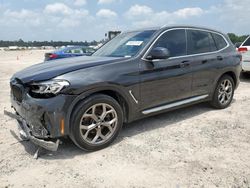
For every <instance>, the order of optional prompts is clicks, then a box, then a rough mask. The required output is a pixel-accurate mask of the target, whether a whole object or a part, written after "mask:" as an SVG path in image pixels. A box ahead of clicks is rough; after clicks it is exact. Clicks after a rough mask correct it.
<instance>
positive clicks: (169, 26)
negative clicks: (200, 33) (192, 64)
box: [125, 24, 223, 34]
mask: <svg viewBox="0 0 250 188" xmlns="http://www.w3.org/2000/svg"><path fill="white" fill-rule="evenodd" d="M171 28H190V29H191V28H193V29H204V30H208V31H213V32H217V33H222V34H223V32H221V31H218V30H216V29H213V28H208V27H204V26H198V25H169V24H168V25H164V26H161V27H160V26H158V27H148V28H140V29H137V30H130V31H125V32H137V31H138V32H139V31H145V30H159V31H160V30H166V29H171Z"/></svg>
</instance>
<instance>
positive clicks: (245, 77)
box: [240, 73, 250, 83]
mask: <svg viewBox="0 0 250 188" xmlns="http://www.w3.org/2000/svg"><path fill="white" fill-rule="evenodd" d="M240 81H241V82H246V83H250V73H241V75H240Z"/></svg>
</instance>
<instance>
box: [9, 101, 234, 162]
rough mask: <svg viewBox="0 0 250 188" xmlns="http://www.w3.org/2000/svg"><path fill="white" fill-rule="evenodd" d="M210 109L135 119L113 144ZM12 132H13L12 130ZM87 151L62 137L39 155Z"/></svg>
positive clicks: (55, 156) (53, 156) (47, 156)
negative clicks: (52, 150) (52, 148)
mask: <svg viewBox="0 0 250 188" xmlns="http://www.w3.org/2000/svg"><path fill="white" fill-rule="evenodd" d="M233 102H234V101H233ZM211 110H213V109H212V108H211V107H210V106H209V105H208V104H207V103H201V104H198V105H193V106H190V107H186V108H183V109H178V110H174V111H171V112H166V113H162V114H160V115H155V116H152V117H148V118H145V119H142V120H138V121H135V122H133V123H129V124H125V125H124V127H123V129H122V131H121V133H120V135H119V136H118V138H117V139H116V140H115V142H114V143H113V145H115V144H118V143H119V142H121V141H122V140H123V138H126V137H133V136H136V135H138V134H141V133H143V132H146V131H151V130H154V129H158V128H163V127H166V126H170V125H172V124H174V123H179V122H181V121H185V120H187V119H190V118H192V117H194V116H197V115H200V114H203V113H207V112H209V111H211ZM12 134H15V133H13V132H12ZM13 136H14V135H13ZM15 137H16V138H17V139H19V138H18V136H17V135H15ZM19 142H20V143H21V144H22V145H23V146H24V149H25V150H26V151H27V153H29V154H30V155H34V154H35V152H36V149H37V146H35V145H34V144H32V143H31V142H29V141H20V139H19ZM97 152H98V151H97ZM89 153H90V152H85V151H82V150H80V149H78V148H77V147H76V146H75V145H74V143H73V142H72V141H71V140H70V139H69V138H63V139H62V144H60V145H59V148H58V150H57V151H56V152H50V151H46V150H44V149H41V150H40V156H39V157H40V158H43V159H47V160H56V159H69V158H74V157H75V156H77V155H86V154H89Z"/></svg>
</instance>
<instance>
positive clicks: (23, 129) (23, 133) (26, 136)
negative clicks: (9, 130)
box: [4, 110, 59, 151]
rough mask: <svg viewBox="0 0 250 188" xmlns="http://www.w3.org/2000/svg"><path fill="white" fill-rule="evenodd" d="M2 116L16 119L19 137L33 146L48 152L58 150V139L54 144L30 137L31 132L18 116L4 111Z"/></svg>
mask: <svg viewBox="0 0 250 188" xmlns="http://www.w3.org/2000/svg"><path fill="white" fill-rule="evenodd" d="M4 114H5V115H7V116H9V117H11V118H14V119H16V120H17V121H18V122H19V123H18V126H19V127H18V128H19V130H20V134H21V136H22V137H23V138H24V139H25V140H30V141H31V142H33V143H34V144H36V145H38V146H40V147H42V148H45V149H47V150H50V151H57V149H58V145H59V139H57V140H56V142H52V141H46V140H43V139H39V138H36V137H34V136H33V135H32V133H31V130H30V129H29V127H28V126H27V123H26V121H25V120H24V119H23V118H22V117H21V116H19V115H16V114H13V113H11V112H8V111H6V110H5V111H4Z"/></svg>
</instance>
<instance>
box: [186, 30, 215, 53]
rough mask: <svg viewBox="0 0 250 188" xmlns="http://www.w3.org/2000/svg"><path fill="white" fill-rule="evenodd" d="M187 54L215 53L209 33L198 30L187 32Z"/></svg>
mask: <svg viewBox="0 0 250 188" xmlns="http://www.w3.org/2000/svg"><path fill="white" fill-rule="evenodd" d="M187 34H188V54H189V55H191V54H200V53H206V52H213V51H216V50H217V48H216V44H215V42H214V39H213V37H212V35H211V33H209V32H206V31H198V30H187Z"/></svg>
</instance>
